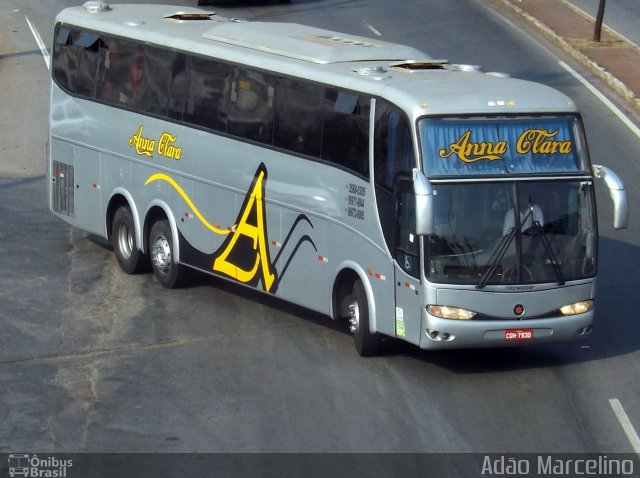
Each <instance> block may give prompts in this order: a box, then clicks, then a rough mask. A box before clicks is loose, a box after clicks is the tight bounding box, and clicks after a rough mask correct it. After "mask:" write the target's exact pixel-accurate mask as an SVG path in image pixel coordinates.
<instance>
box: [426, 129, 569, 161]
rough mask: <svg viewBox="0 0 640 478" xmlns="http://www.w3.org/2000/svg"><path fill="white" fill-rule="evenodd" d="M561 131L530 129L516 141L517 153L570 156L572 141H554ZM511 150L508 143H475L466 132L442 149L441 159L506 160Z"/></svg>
mask: <svg viewBox="0 0 640 478" xmlns="http://www.w3.org/2000/svg"><path fill="white" fill-rule="evenodd" d="M558 131H559V130H555V131H548V130H546V129H528V130H526V131H524V132H523V133H522V134H521V135H520V137H519V138H518V140H517V141H516V152H517V153H518V154H520V155H526V154H537V155H539V154H570V153H571V151H572V149H573V143H572V142H571V141H558V140H554V139H553V138H555V137H556V136H557V134H558ZM508 150H509V143H508V142H507V141H495V142H492V141H483V142H474V141H473V140H472V138H471V131H470V130H468V131H467V132H465V133H464V134H463V135H462V136H461V137H460V138H459V139H458V140H457V141H456V142H455V143H452V144H450V145H449V147H448V148H447V149H444V148H443V149H440V150H439V151H438V154H439V155H440V157H441V158H445V159H446V158H449V157H450V156H452V155H455V156H457V157H458V159H460V160H461V161H464V162H465V163H475V162H476V161H482V160H487V161H497V160H501V159H504V155H505V154H507V152H508Z"/></svg>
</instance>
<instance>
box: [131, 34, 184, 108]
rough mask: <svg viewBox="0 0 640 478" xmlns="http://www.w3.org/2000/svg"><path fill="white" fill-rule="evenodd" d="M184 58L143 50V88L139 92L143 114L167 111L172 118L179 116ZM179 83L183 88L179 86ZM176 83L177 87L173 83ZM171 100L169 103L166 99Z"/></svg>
mask: <svg viewBox="0 0 640 478" xmlns="http://www.w3.org/2000/svg"><path fill="white" fill-rule="evenodd" d="M185 68H186V65H185V55H183V54H182V53H178V52H175V51H171V50H165V49H163V48H158V47H153V46H147V47H146V48H145V62H144V77H145V78H146V87H145V88H144V90H143V93H142V99H141V104H140V107H141V109H142V111H146V112H149V113H155V114H158V115H166V114H168V112H169V110H170V109H171V110H172V111H174V112H175V110H179V113H174V116H173V117H176V116H181V115H182V108H183V103H184V87H185V82H184V74H185ZM181 80H182V88H180V87H179V86H178V84H179V82H180V81H181ZM176 82H178V84H176ZM170 98H171V99H172V100H173V101H171V102H170V101H169V99H170Z"/></svg>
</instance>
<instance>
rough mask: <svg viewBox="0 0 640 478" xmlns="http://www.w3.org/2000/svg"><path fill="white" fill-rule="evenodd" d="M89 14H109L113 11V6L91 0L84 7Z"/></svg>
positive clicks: (98, 0) (100, 0) (97, 0)
mask: <svg viewBox="0 0 640 478" xmlns="http://www.w3.org/2000/svg"><path fill="white" fill-rule="evenodd" d="M82 6H83V7H84V9H85V10H86V11H88V12H89V13H100V12H108V11H109V10H111V6H110V5H109V4H108V3H107V2H103V1H102V0H89V1H88V2H85V3H84V5H82Z"/></svg>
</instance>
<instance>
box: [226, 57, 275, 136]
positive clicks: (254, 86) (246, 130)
mask: <svg viewBox="0 0 640 478" xmlns="http://www.w3.org/2000/svg"><path fill="white" fill-rule="evenodd" d="M274 99H275V78H273V77H272V76H270V75H266V74H264V73H260V72H257V71H252V70H249V69H245V68H235V69H234V71H233V79H232V81H231V92H230V94H229V96H228V100H229V102H228V103H227V114H228V118H227V132H228V133H229V134H233V135H236V136H240V137H242V138H246V139H249V140H253V141H258V142H260V143H266V144H272V142H273V109H274Z"/></svg>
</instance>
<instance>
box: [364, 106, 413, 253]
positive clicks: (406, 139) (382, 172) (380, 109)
mask: <svg viewBox="0 0 640 478" xmlns="http://www.w3.org/2000/svg"><path fill="white" fill-rule="evenodd" d="M375 122H376V123H375V127H374V140H373V145H374V146H373V165H374V180H375V188H376V201H377V203H378V214H379V217H380V224H381V226H382V231H383V233H384V237H385V240H386V242H387V246H388V247H389V249H390V250H393V245H392V232H391V231H392V229H393V221H394V215H395V211H394V204H393V186H394V184H395V182H396V179H397V178H398V177H399V176H400V175H403V174H404V175H408V174H409V173H410V172H411V170H412V168H414V167H415V158H414V154H413V145H412V141H411V130H410V129H409V121H408V120H407V119H406V117H405V115H404V114H403V113H402V112H401V111H400V110H398V109H397V108H395V107H394V106H392V105H390V104H389V103H387V102H386V101H383V100H378V101H377V102H376V115H375Z"/></svg>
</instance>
